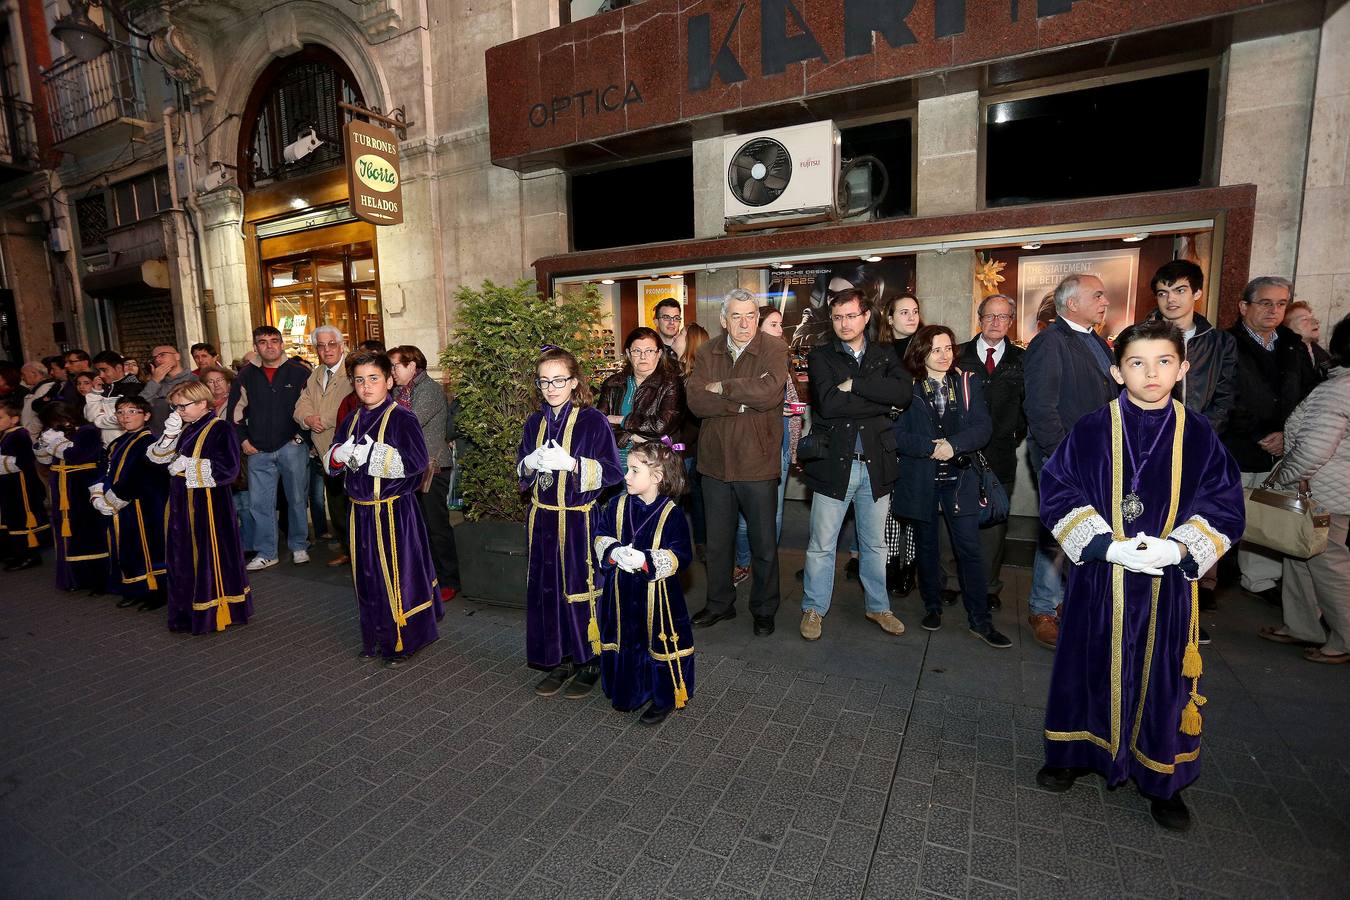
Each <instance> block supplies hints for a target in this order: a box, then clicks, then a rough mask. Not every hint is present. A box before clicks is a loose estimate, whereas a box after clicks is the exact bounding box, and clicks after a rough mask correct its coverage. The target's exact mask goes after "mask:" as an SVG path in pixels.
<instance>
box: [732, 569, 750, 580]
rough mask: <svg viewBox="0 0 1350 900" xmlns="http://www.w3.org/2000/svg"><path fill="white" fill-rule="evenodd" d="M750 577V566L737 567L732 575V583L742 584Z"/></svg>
mask: <svg viewBox="0 0 1350 900" xmlns="http://www.w3.org/2000/svg"><path fill="white" fill-rule="evenodd" d="M749 577H750V567H749V566H737V567H736V569H735V571H733V572H732V573H731V583H732V584H733V585H736V584H740V583H741V582H742V581H744V580H745V579H747V578H749Z"/></svg>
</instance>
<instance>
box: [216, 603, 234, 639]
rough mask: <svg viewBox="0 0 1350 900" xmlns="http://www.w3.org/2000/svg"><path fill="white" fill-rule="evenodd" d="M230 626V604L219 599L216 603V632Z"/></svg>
mask: <svg viewBox="0 0 1350 900" xmlns="http://www.w3.org/2000/svg"><path fill="white" fill-rule="evenodd" d="M230 624H231V623H230V604H229V603H228V602H227V601H226V600H225V598H224V597H221V598H220V600H219V601H218V602H217V603H216V631H224V630H225V629H226V628H227V627H228V626H229V625H230Z"/></svg>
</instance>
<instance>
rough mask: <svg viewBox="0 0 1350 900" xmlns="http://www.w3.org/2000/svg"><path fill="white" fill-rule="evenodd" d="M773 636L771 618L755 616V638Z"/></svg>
mask: <svg viewBox="0 0 1350 900" xmlns="http://www.w3.org/2000/svg"><path fill="white" fill-rule="evenodd" d="M770 634H773V616H755V636H756V637H764V636H766V635H770Z"/></svg>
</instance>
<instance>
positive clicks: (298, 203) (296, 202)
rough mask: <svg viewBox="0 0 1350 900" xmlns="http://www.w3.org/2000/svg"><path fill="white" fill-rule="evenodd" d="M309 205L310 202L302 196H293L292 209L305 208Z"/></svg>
mask: <svg viewBox="0 0 1350 900" xmlns="http://www.w3.org/2000/svg"><path fill="white" fill-rule="evenodd" d="M307 206H309V204H308V203H306V202H305V201H304V200H303V199H302V198H300V197H292V198H291V209H304V208H305V207H307Z"/></svg>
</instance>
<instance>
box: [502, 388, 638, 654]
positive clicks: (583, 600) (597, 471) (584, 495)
mask: <svg viewBox="0 0 1350 900" xmlns="http://www.w3.org/2000/svg"><path fill="white" fill-rule="evenodd" d="M550 439H551V440H554V441H556V442H557V443H558V444H561V445H562V447H563V449H564V450H566V451H567V453H568V454H569V455H570V456H572V457H574V458H576V459H577V460H578V462H579V465H580V471H578V472H548V473H544V472H527V471H525V469H524V467H522V466H521V465H520V461H521V460H523V459H524V458H525V457H526V456H528V455H529V454H531V453H533V452H534V451H535V450H536V449H537V448H539V447H542V446H543V445H544V444H546V443H547V442H548V441H549V440H550ZM516 471H517V472H518V473H520V489H521V490H522V491H529V492H530V513H529V519H528V522H527V526H526V536H527V538H528V540H529V556H530V569H529V582H528V586H527V589H526V594H525V658H526V660H527V661H528V662H529V664H530V665H531V666H534V667H535V668H537V669H552V668H553V667H554V666H557V665H560V664H561V663H562V662H563V660H566V659H570V660H571V661H572V662H574V663H578V664H580V663H587V662H590V661H591V660H592V659H593V658H595V656H596V654H597V653H598V652H599V649H598V645H599V633H598V632H597V631H595V630H594V629H595V627H598V626H596V625H595V600H596V598H597V597H599V596H600V587H599V584H598V582H597V580H596V573H595V566H594V563H593V557H592V549H591V546H592V540H593V538H594V537H595V522H594V518H595V504H596V501H597V500H598V499H599V497H600V493H601V491H603V490H604V489H605V488H606V487H609V486H610V485H614V484H618V483H619V482H620V481H622V480H623V472H622V471H621V470H620V469H619V449H618V447H616V446H615V444H614V432H613V430H612V429H611V428H610V427H609V420H608V419H607V418H605V415H604V413H602V412H600V411H599V410H597V409H594V408H592V407H583V408H578V407H574V406H571V405H568V406H566V407H564V408H563V411H562V413H561V414H555V413H554V412H553V410H552V409H551V408H550V407H548V406H545V407H544V408H543V409H542V410H540V411H539V412H536V413H534V414H533V415H532V416H530V417H529V418H528V419H526V420H525V430H524V433H523V434H522V436H521V439H520V447H519V449H518V450H517V451H516ZM550 482H551V483H550Z"/></svg>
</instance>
